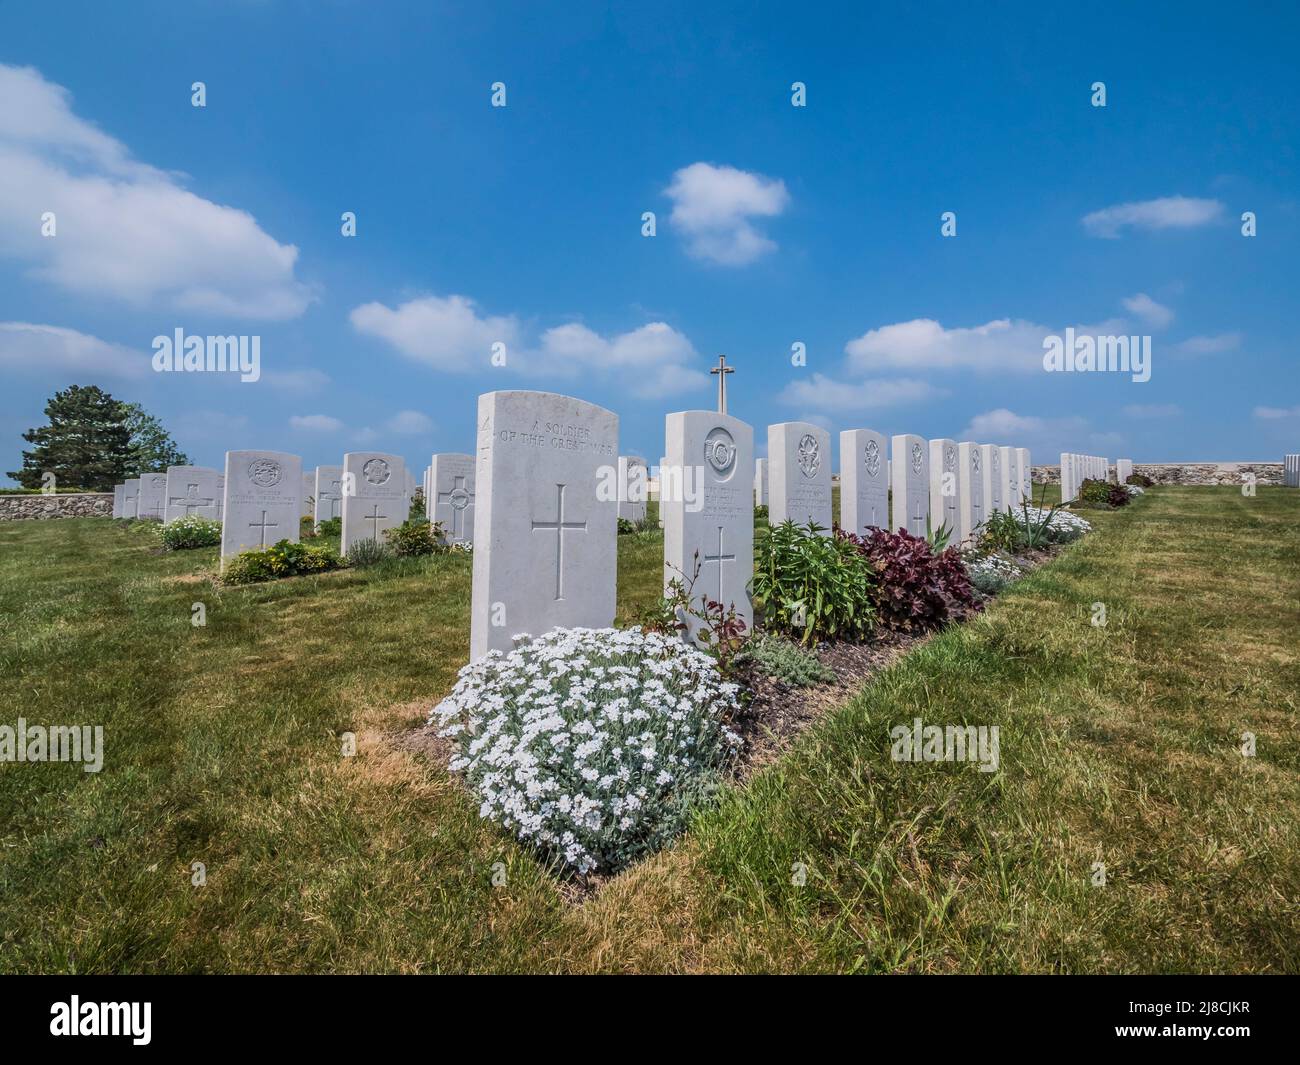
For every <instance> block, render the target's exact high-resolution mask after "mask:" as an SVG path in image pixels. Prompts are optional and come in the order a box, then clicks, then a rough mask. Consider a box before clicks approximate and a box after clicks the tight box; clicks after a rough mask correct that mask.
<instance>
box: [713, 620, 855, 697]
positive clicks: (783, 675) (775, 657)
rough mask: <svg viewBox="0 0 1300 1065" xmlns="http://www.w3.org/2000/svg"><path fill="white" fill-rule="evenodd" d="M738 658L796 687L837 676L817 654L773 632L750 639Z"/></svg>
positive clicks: (806, 685)
mask: <svg viewBox="0 0 1300 1065" xmlns="http://www.w3.org/2000/svg"><path fill="white" fill-rule="evenodd" d="M736 661H737V662H738V663H745V662H751V663H753V664H754V665H755V666H757V667H758V668H759V669H761V670H762V671H763V672H764V673H766V674H767V675H768V676H769V677H774V678H776V679H777V680H780V681H784V682H785V683H786V684H789V685H791V686H793V687H796V688H806V687H808V686H809V685H810V684H821V683H825V682H826V681H830V680H834V679H835V672H834V670H832V669H831V668H830V667H829V666H827V665H824V664H823V663H822V662H820V661H819V660H818V658H817V656H816V655H814V654H811V653H810V652H808V651H805V650H804V649H803V648H802V647H800V646H799V645H798V644H797V643H791V642H790V641H789V640H786V639H783V638H782V637H780V636H777V635H775V634H774V633H770V632H768V633H764V634H763V635H761V636H758V637H756V638H755V639H753V640H750V641H749V643H747V644H746V645H745V649H744V650H743V651H741V652H740V654H739V655H737V656H736Z"/></svg>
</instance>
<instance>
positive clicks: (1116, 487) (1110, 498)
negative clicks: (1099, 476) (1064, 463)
mask: <svg viewBox="0 0 1300 1065" xmlns="http://www.w3.org/2000/svg"><path fill="white" fill-rule="evenodd" d="M1132 498H1133V497H1132V496H1130V495H1129V494H1128V492H1126V491H1124V486H1123V485H1120V484H1111V483H1110V482H1109V481H1101V480H1094V479H1093V478H1091V477H1088V478H1085V479H1084V482H1083V484H1081V485H1080V486H1079V500H1078V501H1079V502H1080V503H1082V504H1084V505H1085V506H1092V507H1106V508H1108V509H1110V510H1114V509H1115V508H1116V507H1126V506H1128V505H1129V503H1130V502H1131V501H1132Z"/></svg>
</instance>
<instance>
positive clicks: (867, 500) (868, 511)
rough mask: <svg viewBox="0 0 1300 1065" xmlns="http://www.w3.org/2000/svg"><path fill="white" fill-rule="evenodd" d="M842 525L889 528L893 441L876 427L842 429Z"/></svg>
mask: <svg viewBox="0 0 1300 1065" xmlns="http://www.w3.org/2000/svg"><path fill="white" fill-rule="evenodd" d="M840 528H841V529H844V530H845V531H846V532H852V533H857V534H858V535H859V536H861V535H863V534H864V533H865V532H867V531H868V530H869V529H888V528H889V443H888V441H887V440H886V439H885V437H884V435H883V434H881V433H878V432H876V431H875V430H874V429H845V430H844V431H843V432H842V433H840Z"/></svg>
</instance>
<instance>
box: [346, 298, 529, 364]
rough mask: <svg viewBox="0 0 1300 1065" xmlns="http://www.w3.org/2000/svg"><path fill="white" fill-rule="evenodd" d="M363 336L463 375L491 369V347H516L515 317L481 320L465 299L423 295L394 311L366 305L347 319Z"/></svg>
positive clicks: (375, 304)
mask: <svg viewBox="0 0 1300 1065" xmlns="http://www.w3.org/2000/svg"><path fill="white" fill-rule="evenodd" d="M348 318H349V320H350V321H351V322H352V327H353V328H354V329H356V330H357V332H359V333H364V334H366V335H368V336H375V337H379V338H380V339H381V340H386V341H387V342H388V343H389V344H391V345H392V346H393V347H395V348H396V349H397V350H398V351H400V352H401V353H402V354H403V355H405V356H407V358H410V359H414V360H415V361H416V362H423V363H426V364H428V365H430V366H432V367H434V369H437V370H446V371H449V372H453V373H462V372H465V371H467V370H473V369H480V368H483V367H486V366H489V365H491V363H490V361H489V360H490V359H491V357H492V345H493V344H496V343H497V342H501V343H503V344H505V345H506V349H507V359H508V360H509V358H510V354H511V349H513V348H514V347H515V346H516V341H517V337H518V335H519V324H518V323H517V322H516V321H515V319H514V318H513V317H486V318H483V317H480V316H479V314H478V311H477V310H476V309H475V305H474V301H473V300H471V299H469V298H467V297H465V296H447V297H445V298H444V297H440V296H421V297H419V298H418V299H412V300H408V301H407V302H406V303H402V304H399V305H398V306H397V307H396V308H390V307H386V306H385V305H384V304H382V303H377V302H376V303H366V304H362V305H361V306H360V307H357V308H355V309H354V310H353V311H352V313H351V314H350V315H349V316H348Z"/></svg>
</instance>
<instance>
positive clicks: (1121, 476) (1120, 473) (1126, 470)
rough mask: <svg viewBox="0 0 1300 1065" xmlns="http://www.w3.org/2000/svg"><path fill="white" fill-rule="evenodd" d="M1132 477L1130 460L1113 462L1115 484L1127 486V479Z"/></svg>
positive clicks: (1131, 462) (1131, 461)
mask: <svg viewBox="0 0 1300 1065" xmlns="http://www.w3.org/2000/svg"><path fill="white" fill-rule="evenodd" d="M1132 476H1133V460H1132V459H1116V460H1115V482H1116V483H1117V484H1128V479H1129V478H1130V477H1132Z"/></svg>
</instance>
